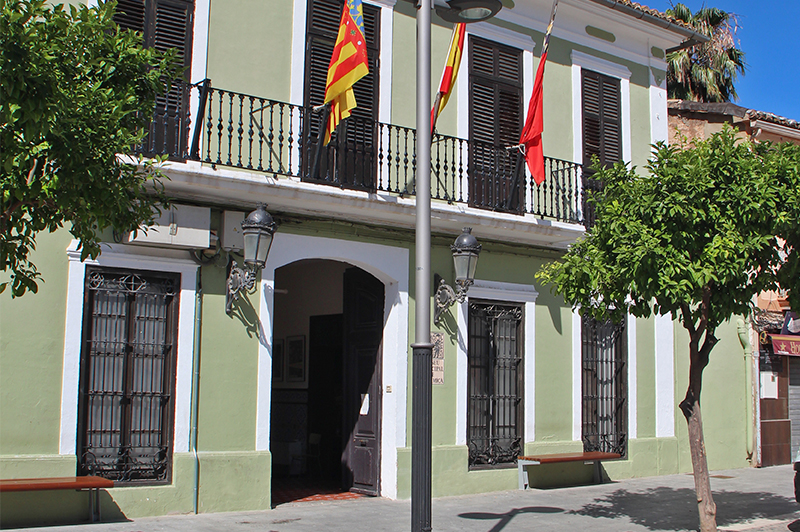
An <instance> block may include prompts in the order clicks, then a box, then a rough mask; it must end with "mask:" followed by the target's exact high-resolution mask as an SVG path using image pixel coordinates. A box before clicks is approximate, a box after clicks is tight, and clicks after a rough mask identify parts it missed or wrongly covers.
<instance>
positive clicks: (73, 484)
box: [0, 476, 114, 522]
mask: <svg viewBox="0 0 800 532" xmlns="http://www.w3.org/2000/svg"><path fill="white" fill-rule="evenodd" d="M113 487H114V481H113V480H109V479H107V478H101V477H93V476H86V477H51V478H15V479H6V480H0V492H4V491H41V490H89V515H90V516H91V519H92V522H96V521H99V520H100V488H113Z"/></svg>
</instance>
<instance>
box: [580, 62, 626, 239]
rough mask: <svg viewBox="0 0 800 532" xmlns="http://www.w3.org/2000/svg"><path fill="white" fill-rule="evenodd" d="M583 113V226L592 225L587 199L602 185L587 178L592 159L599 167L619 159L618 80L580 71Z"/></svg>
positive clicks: (620, 148) (591, 212)
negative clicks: (594, 159) (596, 159)
mask: <svg viewBox="0 0 800 532" xmlns="http://www.w3.org/2000/svg"><path fill="white" fill-rule="evenodd" d="M581 92H582V102H583V103H582V111H583V128H582V129H583V188H584V195H583V212H584V225H586V227H587V228H588V227H591V226H592V225H594V221H595V212H594V206H593V205H592V204H590V203H589V202H588V201H586V200H587V198H588V196H589V195H590V194H591V193H592V192H596V191H599V190H601V189H602V187H603V184H602V183H601V182H599V181H597V180H595V179H592V178H591V175H592V174H593V172H592V170H591V165H592V157H593V156H597V158H598V159H599V161H600V164H601V165H603V166H606V165H611V164H614V163H615V162H617V161H619V160H621V159H622V113H621V111H620V88H619V79H616V78H612V77H610V76H605V75H603V74H600V73H598V72H592V71H591V70H582V71H581Z"/></svg>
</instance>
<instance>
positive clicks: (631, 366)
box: [626, 314, 638, 440]
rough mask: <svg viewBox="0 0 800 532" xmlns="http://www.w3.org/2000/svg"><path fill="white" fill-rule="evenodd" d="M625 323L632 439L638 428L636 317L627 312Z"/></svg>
mask: <svg viewBox="0 0 800 532" xmlns="http://www.w3.org/2000/svg"><path fill="white" fill-rule="evenodd" d="M626 325H627V327H626V330H627V333H628V439H629V440H633V439H635V438H636V435H637V430H638V426H637V423H636V417H637V415H636V414H637V411H638V402H637V401H638V394H637V392H638V388H637V380H636V366H637V364H636V363H637V358H638V357H637V355H638V353H637V351H636V318H635V317H634V316H631V315H630V314H628V317H627V323H626Z"/></svg>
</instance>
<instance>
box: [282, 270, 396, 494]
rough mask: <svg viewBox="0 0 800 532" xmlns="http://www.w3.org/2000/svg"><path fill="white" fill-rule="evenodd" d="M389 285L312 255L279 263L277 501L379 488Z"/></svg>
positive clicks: (364, 491) (367, 274)
mask: <svg viewBox="0 0 800 532" xmlns="http://www.w3.org/2000/svg"><path fill="white" fill-rule="evenodd" d="M383 307H384V286H383V284H382V283H381V282H380V281H378V279H376V278H375V277H374V276H372V275H371V274H369V273H368V272H366V271H364V270H361V269H360V268H357V267H353V266H351V265H349V264H346V263H343V262H338V261H332V260H318V259H312V260H303V261H298V262H295V263H292V264H288V265H286V266H283V267H281V268H279V269H277V270H276V271H275V313H274V323H273V346H274V347H273V349H274V351H273V353H274V355H273V382H272V407H271V421H270V422H271V429H270V449H271V451H272V460H273V468H272V471H273V479H272V494H273V505H275V504H280V503H282V502H287V501H292V500H302V499H313V500H319V499H333V498H349V497H352V496H356V495H355V494H366V495H378V494H379V488H380V486H379V481H380V478H379V477H380V474H379V472H380V469H379V464H380V423H381V420H380V412H381V408H380V406H381V405H380V402H381V390H380V383H381V356H380V354H381V343H382V338H383Z"/></svg>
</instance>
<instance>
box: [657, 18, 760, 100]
mask: <svg viewBox="0 0 800 532" xmlns="http://www.w3.org/2000/svg"><path fill="white" fill-rule="evenodd" d="M666 13H667V14H668V15H670V16H672V17H674V18H676V19H677V20H680V21H681V22H684V23H685V24H687V25H689V26H691V27H693V28H694V29H695V30H696V31H697V32H698V33H700V34H702V35H705V36H707V37H708V38H709V41H708V42H706V43H703V44H698V45H695V46H692V47H690V48H685V49H683V50H678V51H677V52H672V53H670V54H668V55H667V67H668V68H667V92H668V93H669V97H670V98H677V99H680V100H692V101H697V102H729V101H731V100H737V99H738V96H737V95H736V87H735V86H734V84H735V83H736V79H737V77H738V76H739V74H744V70H745V60H744V52H743V51H741V50H740V49H738V48H737V47H736V43H735V42H734V41H735V39H734V37H735V34H736V18H735V17H734V16H733V15H732V14H730V13H726V12H725V11H723V10H721V9H718V8H716V7H703V8H700V9H699V10H697V12H695V13H692V11H691V10H690V9H689V8H688V7H686V6H685V5H684V4H676V5H675V6H674V7H673V8H672V9H668V10H667V12H666Z"/></svg>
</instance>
